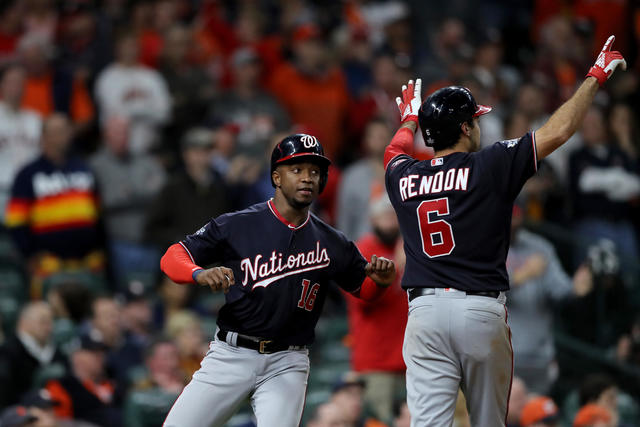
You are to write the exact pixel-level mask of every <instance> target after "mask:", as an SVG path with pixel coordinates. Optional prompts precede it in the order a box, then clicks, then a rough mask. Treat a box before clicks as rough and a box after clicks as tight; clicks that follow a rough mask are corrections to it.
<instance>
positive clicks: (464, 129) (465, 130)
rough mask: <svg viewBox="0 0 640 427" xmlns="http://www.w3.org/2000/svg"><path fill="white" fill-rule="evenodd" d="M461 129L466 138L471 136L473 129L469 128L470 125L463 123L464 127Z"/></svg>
mask: <svg viewBox="0 0 640 427" xmlns="http://www.w3.org/2000/svg"><path fill="white" fill-rule="evenodd" d="M460 128H461V129H462V133H463V134H465V136H470V135H471V127H470V126H469V123H467V122H462V125H460Z"/></svg>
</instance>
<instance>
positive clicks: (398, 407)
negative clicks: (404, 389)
mask: <svg viewBox="0 0 640 427" xmlns="http://www.w3.org/2000/svg"><path fill="white" fill-rule="evenodd" d="M406 404H407V401H406V400H404V399H395V400H394V401H393V407H392V414H393V418H397V417H399V416H400V412H401V411H402V407H403V406H404V405H406Z"/></svg>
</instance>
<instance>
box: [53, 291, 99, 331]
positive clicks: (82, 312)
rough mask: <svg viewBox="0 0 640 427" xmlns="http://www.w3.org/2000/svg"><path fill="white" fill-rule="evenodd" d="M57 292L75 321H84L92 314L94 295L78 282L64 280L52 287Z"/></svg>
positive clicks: (70, 316)
mask: <svg viewBox="0 0 640 427" xmlns="http://www.w3.org/2000/svg"><path fill="white" fill-rule="evenodd" d="M52 290H53V291H54V292H56V293H57V294H58V295H59V296H60V299H61V300H62V303H63V304H64V307H65V308H66V310H67V312H68V313H69V318H70V319H71V320H72V321H73V322H74V323H80V322H82V321H84V320H85V319H86V318H87V317H89V314H90V308H91V300H92V295H91V292H90V291H89V289H87V287H86V286H84V285H82V284H81V283H78V282H64V283H61V284H59V285H58V286H56V287H55V288H54V289H52Z"/></svg>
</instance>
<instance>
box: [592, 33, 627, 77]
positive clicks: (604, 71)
mask: <svg viewBox="0 0 640 427" xmlns="http://www.w3.org/2000/svg"><path fill="white" fill-rule="evenodd" d="M615 39H616V36H610V37H609V38H608V39H607V41H606V43H605V44H604V47H603V48H602V51H601V52H600V55H598V59H596V63H595V64H593V67H591V69H590V70H589V72H588V73H587V77H589V76H591V77H595V78H596V79H598V83H600V86H602V85H603V84H604V82H606V81H607V79H609V77H611V74H613V72H614V70H615V69H616V67H617V66H618V65H620V66H621V67H622V69H623V70H626V69H627V61H625V60H624V58H623V57H622V54H621V53H620V52H618V51H617V50H614V51H611V45H612V44H613V41H614V40H615Z"/></svg>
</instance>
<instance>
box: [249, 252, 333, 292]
mask: <svg viewBox="0 0 640 427" xmlns="http://www.w3.org/2000/svg"><path fill="white" fill-rule="evenodd" d="M330 262H331V261H330V260H329V254H327V250H326V249H325V248H320V242H319V241H316V248H315V250H311V251H309V252H300V253H298V254H295V255H293V254H292V255H289V256H288V257H286V258H285V257H283V256H282V253H281V252H278V253H276V251H273V252H271V256H270V257H269V258H264V257H263V256H262V254H258V255H256V256H255V257H254V258H253V261H252V260H251V259H250V258H245V259H243V260H242V261H240V269H241V270H242V271H244V278H243V279H242V286H246V284H247V283H248V282H249V278H251V280H252V281H254V284H253V286H252V287H251V289H255V288H257V287H267V286H269V285H270V284H271V283H273V282H275V281H276V280H279V279H282V278H283V277H287V276H291V275H293V274H298V273H304V272H305V271H311V270H318V269H320V268H325V267H327V266H328V265H329V263H330ZM256 279H257V280H258V281H257V282H256Z"/></svg>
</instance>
